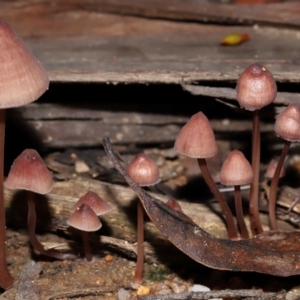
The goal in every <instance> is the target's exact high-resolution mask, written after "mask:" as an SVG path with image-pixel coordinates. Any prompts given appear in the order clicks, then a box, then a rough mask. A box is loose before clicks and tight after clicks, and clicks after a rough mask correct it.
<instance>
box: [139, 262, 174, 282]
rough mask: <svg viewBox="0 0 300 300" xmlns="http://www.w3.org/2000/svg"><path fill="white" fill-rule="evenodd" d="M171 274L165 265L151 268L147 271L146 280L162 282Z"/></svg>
mask: <svg viewBox="0 0 300 300" xmlns="http://www.w3.org/2000/svg"><path fill="white" fill-rule="evenodd" d="M169 274H170V270H169V269H168V268H167V267H166V266H163V265H158V266H153V265H152V266H149V267H148V268H146V270H145V275H144V276H145V279H147V280H151V281H161V280H163V279H165V278H166V276H167V275H169Z"/></svg>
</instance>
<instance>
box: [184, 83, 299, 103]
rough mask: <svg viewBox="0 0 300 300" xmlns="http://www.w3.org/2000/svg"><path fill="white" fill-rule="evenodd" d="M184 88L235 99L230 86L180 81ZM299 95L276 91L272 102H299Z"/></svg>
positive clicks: (191, 91)
mask: <svg viewBox="0 0 300 300" xmlns="http://www.w3.org/2000/svg"><path fill="white" fill-rule="evenodd" d="M181 86H182V88H183V89H184V90H186V91H188V92H190V93H191V94H192V95H198V96H208V97H214V98H222V99H228V100H234V101H236V91H235V89H231V88H224V87H210V86H201V85H191V84H185V83H184V82H182V83H181ZM299 102H300V95H299V94H298V93H287V92H278V93H277V96H276V99H275V100H274V102H273V103H274V104H281V105H289V104H290V103H299Z"/></svg>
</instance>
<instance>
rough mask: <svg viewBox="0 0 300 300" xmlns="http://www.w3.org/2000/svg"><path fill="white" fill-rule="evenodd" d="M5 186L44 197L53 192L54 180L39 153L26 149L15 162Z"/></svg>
mask: <svg viewBox="0 0 300 300" xmlns="http://www.w3.org/2000/svg"><path fill="white" fill-rule="evenodd" d="M4 186H5V187H6V188H8V189H19V190H29V191H32V192H35V193H38V194H42V195H44V194H47V193H49V192H50V191H51V190H52V188H53V180H52V176H51V173H50V172H49V170H48V169H47V166H46V165H45V163H44V161H43V160H42V158H41V157H40V155H39V154H38V153H37V151H36V150H34V149H26V150H24V151H23V152H22V153H21V154H20V155H19V156H18V157H17V158H16V159H15V160H14V162H13V164H12V166H11V169H10V171H9V174H8V177H7V179H6V180H5V181H4Z"/></svg>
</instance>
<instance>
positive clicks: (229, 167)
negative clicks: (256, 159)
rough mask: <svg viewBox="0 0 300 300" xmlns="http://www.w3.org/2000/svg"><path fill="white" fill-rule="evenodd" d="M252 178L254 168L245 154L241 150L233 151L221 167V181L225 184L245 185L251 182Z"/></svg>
mask: <svg viewBox="0 0 300 300" xmlns="http://www.w3.org/2000/svg"><path fill="white" fill-rule="evenodd" d="M252 179H253V170H252V167H251V165H250V163H249V162H248V160H247V159H246V158H245V156H244V154H243V153H242V152H241V151H239V150H233V151H231V152H230V153H229V155H228V156H227V158H226V159H225V160H224V162H223V165H222V168H221V172H220V181H221V183H222V184H224V185H243V184H247V183H250V182H251V181H252Z"/></svg>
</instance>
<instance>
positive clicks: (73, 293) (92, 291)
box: [45, 287, 115, 300]
mask: <svg viewBox="0 0 300 300" xmlns="http://www.w3.org/2000/svg"><path fill="white" fill-rule="evenodd" d="M114 291H115V290H114V289H113V288H106V287H105V288H101V287H97V288H88V289H78V290H74V289H72V290H68V291H58V292H57V293H55V294H52V295H50V296H47V297H46V298H45V300H55V299H60V298H71V297H72V298H73V297H83V296H96V295H101V294H106V293H112V292H114Z"/></svg>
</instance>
